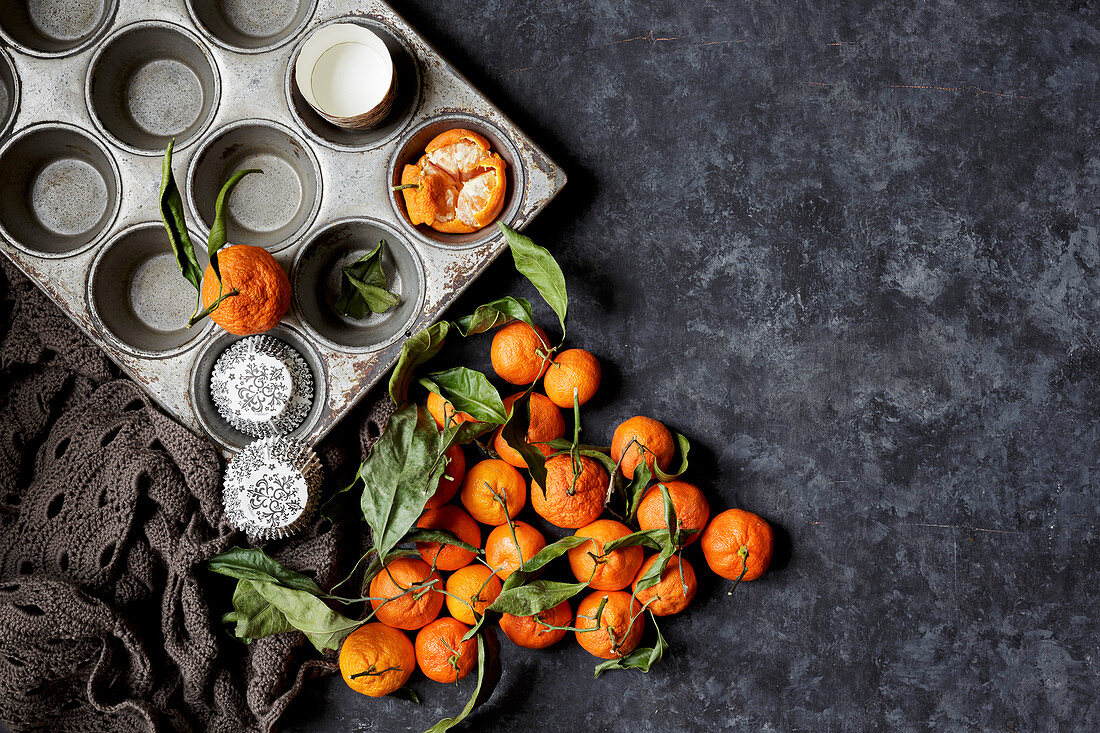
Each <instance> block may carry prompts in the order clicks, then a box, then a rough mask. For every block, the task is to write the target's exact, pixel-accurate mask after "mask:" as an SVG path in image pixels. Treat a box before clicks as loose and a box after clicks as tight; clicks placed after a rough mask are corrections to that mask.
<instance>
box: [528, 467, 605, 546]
mask: <svg viewBox="0 0 1100 733" xmlns="http://www.w3.org/2000/svg"><path fill="white" fill-rule="evenodd" d="M578 463H579V464H580V469H581V470H580V472H579V473H578V472H576V470H575V468H574V466H573V459H572V458H571V457H570V456H569V455H567V454H562V455H557V456H554V457H553V458H550V459H549V460H548V461H546V490H545V492H544V491H543V487H541V486H539V485H538V483H536V482H532V483H531V506H532V508H534V510H535V511H536V512H538V515H539V516H540V517H542V518H543V519H545V520H546V521H547V522H550V524H553V525H554V526H555V527H565V528H567V529H578V528H580V527H583V526H585V525H587V524H591V523H592V522H594V521H596V520H597V519H599V518H600V514H602V513H603V506H604V501H605V500H606V499H607V486H608V483H609V482H610V480H611V479H610V477H609V476H608V475H607V471H605V470H604V468H603V466H601V465H600V464H599V463H598V462H597V461H596V460H594V459H592V458H589V457H587V456H580V457H579V458H578Z"/></svg>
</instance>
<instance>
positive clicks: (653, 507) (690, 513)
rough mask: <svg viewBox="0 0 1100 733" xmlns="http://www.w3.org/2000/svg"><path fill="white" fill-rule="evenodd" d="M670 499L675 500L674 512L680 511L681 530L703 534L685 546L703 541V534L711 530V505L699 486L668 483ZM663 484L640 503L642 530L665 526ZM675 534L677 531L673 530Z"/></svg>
mask: <svg viewBox="0 0 1100 733" xmlns="http://www.w3.org/2000/svg"><path fill="white" fill-rule="evenodd" d="M662 483H663V485H664V487H665V488H666V489H668V497H669V498H670V499H672V508H673V509H674V510H675V511H676V523H677V524H678V525H679V526H680V528H681V529H695V530H699V531H698V532H696V533H695V534H689V535H688V536H687V537H686V538H685V539H684V546H685V547H686V546H687V545H690V544H691V543H692V542H695V541H696V540H697V539H699V532H702V531H703V528H704V527H706V526H707V520H708V519H710V504H709V503H707V499H706V497H705V496H703V492H702V491H700V490H699V487H698V486H696V485H695V484H689V483H688V482H687V481H664V482H662ZM661 486H662V484H657V485H655V486H653V487H651V488H650V489H649V490H648V491H646V492H645V496H643V497H642V500H641V501H640V502H638V526H639V527H640V528H642V529H662V528H664V526H665V497H664V494H663V493H662V492H661ZM669 529H670V530H675V529H676V527H670V528H669Z"/></svg>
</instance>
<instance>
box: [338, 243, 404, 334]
mask: <svg viewBox="0 0 1100 733" xmlns="http://www.w3.org/2000/svg"><path fill="white" fill-rule="evenodd" d="M385 246H386V240H384V239H383V240H382V241H380V242H379V243H378V246H377V247H375V248H374V249H373V250H371V251H370V252H368V253H367V254H365V255H363V256H362V257H360V258H359V259H358V260H357V261H355V262H353V263H351V264H349V265H346V266H345V267H344V268H343V277H341V278H340V297H339V298H337V299H336V309H337V310H338V311H340V312H341V313H343V314H344V315H345V316H347V317H348V318H365V317H366V315H367V314H368V313H385V312H386V311H388V310H390V309H391V308H393V307H394V306H395V305H397V304H398V302H400V301H399V299H398V297H397V296H396V295H394V294H393V293H391V292H390V291H389V290H388V287H389V284H388V282H387V279H386V271H385V270H384V269H383V268H382V256H383V252H384V250H385Z"/></svg>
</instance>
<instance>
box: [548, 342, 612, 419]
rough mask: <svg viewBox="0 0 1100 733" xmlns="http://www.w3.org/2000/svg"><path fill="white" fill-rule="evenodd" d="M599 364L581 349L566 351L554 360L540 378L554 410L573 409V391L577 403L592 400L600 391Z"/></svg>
mask: <svg viewBox="0 0 1100 733" xmlns="http://www.w3.org/2000/svg"><path fill="white" fill-rule="evenodd" d="M600 376H601V369H600V360H599V359H597V358H596V357H594V356H592V354H591V353H589V352H587V351H585V350H584V349H568V350H566V351H563V352H561V353H560V354H558V355H557V356H555V357H554V360H553V361H552V362H551V363H550V366H549V367H548V368H547V370H546V376H544V377H543V378H542V387H543V389H544V390H546V396H547V397H549V398H550V401H551V402H553V403H554V404H555V405H557V406H558V407H560V408H562V409H563V410H567V409H569V408H571V407H573V390H574V389H575V390H577V403H578V404H581V405H583V404H584V403H585V402H588V401H589V400H590V399H592V398H593V397H594V396H595V394H596V390H597V389H599V387H600Z"/></svg>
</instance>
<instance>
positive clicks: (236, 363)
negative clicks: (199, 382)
mask: <svg viewBox="0 0 1100 733" xmlns="http://www.w3.org/2000/svg"><path fill="white" fill-rule="evenodd" d="M210 397H211V399H212V400H213V402H214V406H215V407H216V408H217V410H218V413H219V414H221V416H222V417H223V418H225V421H226V422H228V423H229V424H230V425H232V426H233V427H234V428H236V429H237V430H239V431H241V432H242V433H244V434H245V435H250V436H252V437H254V438H263V437H267V436H269V435H285V434H287V433H289V432H291V431H292V430H294V429H295V428H297V427H298V426H299V425H301V424H302V422H303V421H304V420H305V419H306V415H308V414H309V410H310V408H311V407H312V406H313V374H312V372H310V370H309V366H308V365H306V362H305V360H304V359H303V358H302V355H301V354H299V353H298V352H297V351H295V350H294V348H293V347H291V346H290V345H289V344H287V343H286V342H284V341H280V340H279V339H276V338H272V337H271V336H250V337H248V338H243V339H241V340H239V341H236V342H234V343H233V344H232V345H231V346H229V348H227V349H226V350H225V351H224V352H223V353H222V355H221V356H219V357H218V360H217V362H215V364H214V371H213V373H212V374H211V376H210Z"/></svg>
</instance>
